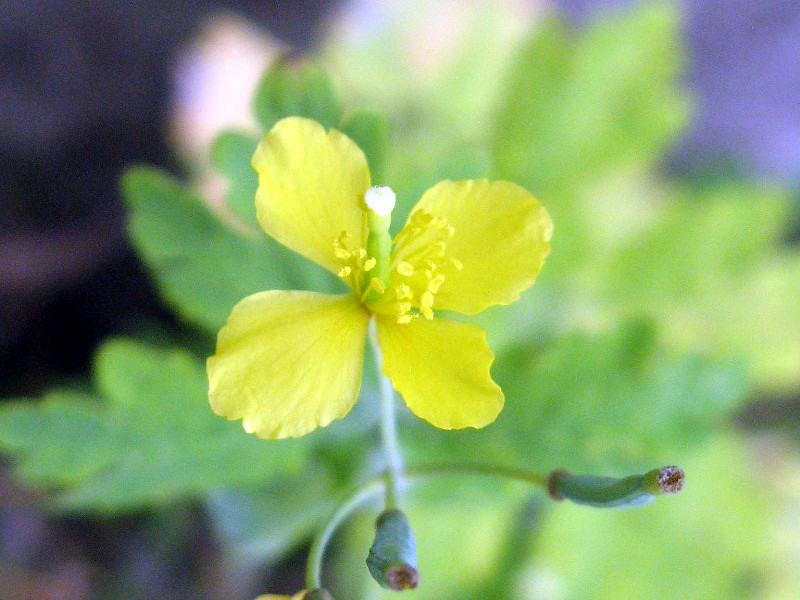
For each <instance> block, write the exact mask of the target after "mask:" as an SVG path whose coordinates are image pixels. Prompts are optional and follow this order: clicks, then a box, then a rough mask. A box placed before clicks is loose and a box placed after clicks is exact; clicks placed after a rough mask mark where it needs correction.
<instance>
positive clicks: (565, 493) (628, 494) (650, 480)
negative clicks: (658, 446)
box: [547, 466, 684, 508]
mask: <svg viewBox="0 0 800 600" xmlns="http://www.w3.org/2000/svg"><path fill="white" fill-rule="evenodd" d="M683 481H684V474H683V471H682V470H681V469H680V468H679V467H675V466H669V467H662V468H660V469H653V470H652V471H648V472H647V473H645V474H643V475H631V476H629V477H622V478H617V477H596V476H593V475H571V474H570V473H568V472H566V471H553V472H552V473H550V476H549V477H548V478H547V490H548V493H549V494H550V497H551V498H553V499H554V500H565V499H566V500H571V501H572V502H575V503H577V504H588V505H589V506H597V507H601V508H631V507H634V506H643V505H645V504H649V503H650V502H652V501H653V499H654V498H655V497H656V496H659V495H661V494H675V493H677V492H679V491H680V490H681V488H682V487H683Z"/></svg>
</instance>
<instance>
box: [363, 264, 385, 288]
mask: <svg viewBox="0 0 800 600" xmlns="http://www.w3.org/2000/svg"><path fill="white" fill-rule="evenodd" d="M376 264H378V260H377V259H376V258H375V257H374V256H373V257H371V258H368V259H367V260H366V261H365V262H364V271H371V270H372V269H374V268H375V265H376ZM381 293H383V292H381Z"/></svg>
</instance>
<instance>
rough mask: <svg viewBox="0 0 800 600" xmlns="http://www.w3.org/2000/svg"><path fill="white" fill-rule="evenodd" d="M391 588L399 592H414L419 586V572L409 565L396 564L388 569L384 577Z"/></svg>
mask: <svg viewBox="0 0 800 600" xmlns="http://www.w3.org/2000/svg"><path fill="white" fill-rule="evenodd" d="M384 577H385V579H386V583H387V584H388V585H389V587H390V588H391V589H393V590H395V591H397V592H402V591H403V590H413V589H416V587H417V586H418V585H419V572H418V571H417V570H416V569H415V568H414V567H412V566H411V565H407V564H396V565H392V566H391V567H389V568H388V569H386V574H385V575H384Z"/></svg>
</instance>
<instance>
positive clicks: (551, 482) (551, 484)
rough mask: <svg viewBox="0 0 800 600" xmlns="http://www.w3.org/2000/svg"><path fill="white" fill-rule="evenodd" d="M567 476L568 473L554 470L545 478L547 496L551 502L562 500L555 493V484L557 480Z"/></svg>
mask: <svg viewBox="0 0 800 600" xmlns="http://www.w3.org/2000/svg"><path fill="white" fill-rule="evenodd" d="M567 475H569V471H565V470H564V469H556V470H555V471H553V472H552V473H550V475H548V476H547V494H548V495H549V496H550V498H552V499H553V500H556V501H561V500H563V499H564V496H562V495H561V494H559V493H558V492H557V491H556V483H557V482H558V480H559V479H561V478H562V477H566V476H567Z"/></svg>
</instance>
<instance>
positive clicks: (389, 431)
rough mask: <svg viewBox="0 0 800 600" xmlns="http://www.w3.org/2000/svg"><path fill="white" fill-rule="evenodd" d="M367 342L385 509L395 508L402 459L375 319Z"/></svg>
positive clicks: (371, 322)
mask: <svg viewBox="0 0 800 600" xmlns="http://www.w3.org/2000/svg"><path fill="white" fill-rule="evenodd" d="M368 337H369V342H370V345H371V346H372V355H373V356H374V357H375V369H376V371H377V374H378V378H379V380H380V381H379V386H378V387H379V393H380V401H381V445H382V446H383V451H384V454H385V456H386V473H385V479H386V508H395V507H396V506H397V496H398V493H399V488H400V480H401V478H402V476H403V458H402V455H401V453H400V444H399V442H398V440H397V420H396V418H395V407H394V388H392V382H391V381H389V378H388V377H386V376H385V375H384V374H383V370H382V357H381V348H380V345H379V344H378V332H377V328H376V326H375V319H372V320H371V321H370V323H369V335H368Z"/></svg>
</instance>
